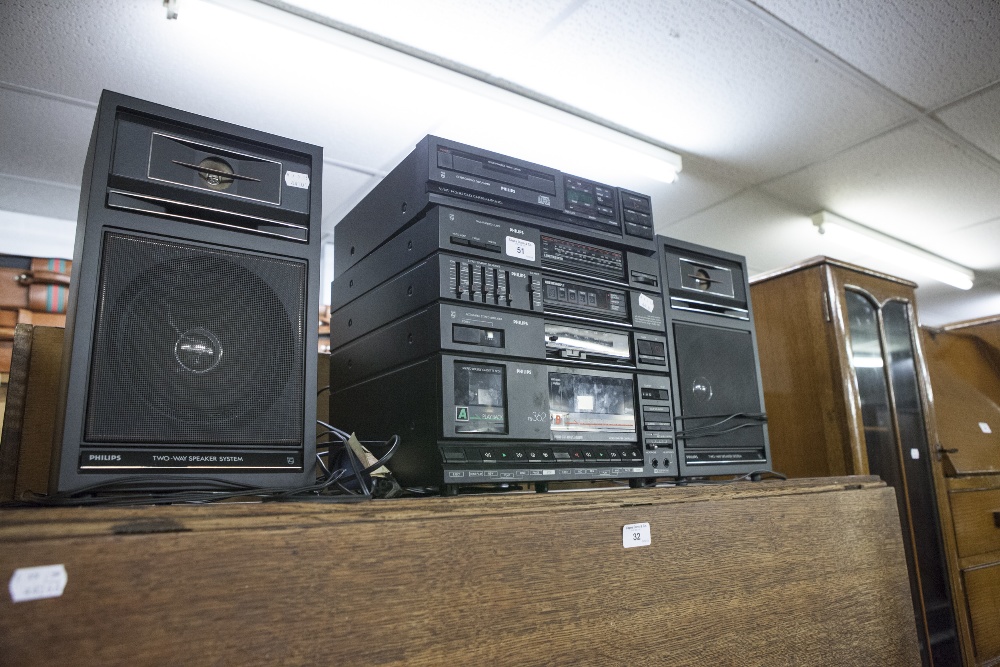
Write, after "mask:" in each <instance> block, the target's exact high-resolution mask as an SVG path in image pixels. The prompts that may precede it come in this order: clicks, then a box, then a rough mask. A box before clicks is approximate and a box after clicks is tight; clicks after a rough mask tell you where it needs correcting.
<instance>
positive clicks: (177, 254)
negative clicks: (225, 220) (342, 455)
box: [85, 233, 307, 445]
mask: <svg viewBox="0 0 1000 667" xmlns="http://www.w3.org/2000/svg"><path fill="white" fill-rule="evenodd" d="M100 281H101V282H100V294H99V302H98V312H97V320H96V324H95V332H94V347H93V350H92V355H91V371H90V387H89V396H88V402H87V417H86V433H85V438H86V440H88V441H91V442H120V443H126V442H134V443H137V444H171V443H184V444H195V443H204V444H212V445H226V444H231V445H288V444H295V443H299V442H301V439H302V432H303V430H302V415H303V410H304V386H303V372H304V371H303V368H304V357H303V354H304V335H305V329H304V326H305V321H306V320H305V310H306V289H307V279H306V265H305V263H304V262H295V261H288V260H281V259H276V258H271V257H261V256H257V255H252V254H249V253H242V252H235V251H223V250H215V249H207V248H201V247H197V246H192V245H184V244H180V243H172V242H165V241H159V240H152V239H148V238H141V237H135V236H126V235H122V234H113V233H108V234H106V236H105V239H104V249H103V261H102V268H101V278H100Z"/></svg>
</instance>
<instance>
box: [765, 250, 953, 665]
mask: <svg viewBox="0 0 1000 667" xmlns="http://www.w3.org/2000/svg"><path fill="white" fill-rule="evenodd" d="M915 287H916V286H915V285H914V284H913V283H910V282H907V281H905V280H901V279H899V278H894V277H892V276H888V275H884V274H880V273H877V272H874V271H870V270H867V269H864V268H862V267H858V266H854V265H851V264H847V263H844V262H840V261H837V260H833V259H829V258H825V257H819V258H815V259H813V260H809V261H808V262H805V263H803V264H801V265H799V266H795V267H792V268H790V269H786V270H781V271H776V272H772V273H770V274H766V275H762V276H758V277H756V278H755V279H754V280H751V287H750V293H751V298H752V300H753V306H754V315H755V322H756V326H757V340H758V347H759V350H760V366H761V377H762V380H763V385H764V399H765V407H766V410H767V414H768V431H769V434H770V439H771V454H772V458H773V467H774V469H775V470H777V471H779V472H783V473H785V474H787V475H789V476H791V477H816V476H823V475H843V474H875V475H879V476H880V477H882V479H884V480H885V481H886V482H887V483H888V484H889V485H890V486H892V487H893V489H894V490H895V493H896V499H897V503H898V507H899V515H900V525H901V529H902V533H903V536H904V544H905V546H906V557H907V563H908V565H909V572H910V582H911V593H912V598H913V606H914V609H915V616H916V625H917V632H918V635H919V636H920V640H921V643H922V647H923V648H924V651H923V652H922V660H923V663H924V664H925V665H930V664H933V665H938V666H939V667H940V666H942V665H955V664H961V652H960V635H961V634H962V631H961V628H958V627H957V626H956V621H955V613H954V610H953V607H952V595H951V588H952V587H954V585H955V581H954V579H955V578H956V575H955V572H954V568H951V569H949V567H948V560H947V559H948V553H950V552H949V549H951V548H952V547H951V543H949V542H947V541H946V539H945V536H948V535H950V534H951V533H950V524H949V527H948V530H946V531H942V530H941V527H940V526H941V524H940V521H941V516H942V513H941V509H942V507H943V506H944V504H945V502H946V501H944V500H943V499H942V498H940V497H939V495H938V494H937V493H936V491H935V489H936V488H937V487H941V486H943V479H941V480H939V481H937V482H935V477H934V476H935V470H934V468H933V466H932V465H931V459H932V455H933V452H932V450H931V446H930V442H931V440H930V438H929V437H928V434H929V433H933V415H932V414H931V412H930V409H929V398H930V397H929V394H928V391H927V378H926V369H925V366H924V364H923V361H922V358H921V353H920V342H919V339H918V336H917V327H916V321H917V320H916V312H915V308H914V288H915ZM941 495H942V496H943V494H941ZM945 509H946V508H945ZM944 516H945V519H946V520H947V519H948V518H949V516H950V515H948V514H947V512H945V514H944Z"/></svg>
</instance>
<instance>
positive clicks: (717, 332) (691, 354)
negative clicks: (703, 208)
mask: <svg viewBox="0 0 1000 667" xmlns="http://www.w3.org/2000/svg"><path fill="white" fill-rule="evenodd" d="M656 240H657V245H658V248H659V252H660V264H661V269H662V278H663V300H664V312H665V315H666V323H667V330H666V334H667V338H668V340H669V341H670V344H669V345H668V349H669V353H670V366H671V368H672V369H673V373H672V374H671V380H672V383H673V395H674V406H675V409H676V412H677V414H676V416H675V433H676V439H677V450H678V461H679V472H680V475H681V476H682V477H702V476H711V475H731V474H737V475H739V474H746V473H752V472H755V471H763V470H770V467H771V446H770V441H769V439H768V435H767V422H766V416H765V417H764V418H734V419H729V420H727V421H725V422H723V423H720V424H719V425H718V426H715V427H708V428H704V429H703V430H699V427H707V426H710V425H711V424H712V423H714V422H720V421H721V420H723V419H725V417H726V416H728V415H730V414H733V413H735V412H737V411H738V412H744V413H751V414H756V415H761V414H764V413H765V409H764V388H763V384H762V382H761V375H760V357H759V354H758V350H757V331H756V327H755V326H754V319H753V307H752V304H751V302H750V289H749V283H748V276H747V264H746V258H745V257H743V256H741V255H736V254H733V253H729V252H725V251H722V250H717V249H714V248H709V247H706V246H702V245H697V244H694V243H688V242H686V241H680V240H678V239H672V238H667V237H665V236H657V237H656ZM697 415H713V416H712V417H709V418H705V417H703V418H700V419H699V418H698V417H697ZM733 427H739V428H735V429H734V430H732V431H730V432H728V433H721V431H726V430H727V429H732V428H733ZM685 429H687V430H688V431H689V432H693V433H695V434H698V435H701V436H703V437H696V438H685V437H684V435H683V433H684V432H685ZM692 429H694V430H693V431H692ZM708 433H713V434H715V433H718V434H717V435H711V436H709V437H704V436H705V435H706V434H708Z"/></svg>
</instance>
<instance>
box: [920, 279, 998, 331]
mask: <svg viewBox="0 0 1000 667" xmlns="http://www.w3.org/2000/svg"><path fill="white" fill-rule="evenodd" d="M959 297H960V298H959ZM997 313H1000V280H997V279H996V278H995V277H994V278H991V279H989V280H977V282H976V285H974V286H973V287H972V289H970V290H969V291H967V292H961V294H959V293H958V292H957V291H956V290H955V289H954V288H952V287H949V286H948V285H944V284H942V283H938V282H935V281H933V280H928V281H924V283H923V284H921V285H920V287H918V288H917V320H918V321H919V322H920V324H923V325H925V326H931V327H939V326H943V325H945V324H951V323H953V322H961V321H963V320H971V319H976V318H979V317H987V316H990V315H996V314H997Z"/></svg>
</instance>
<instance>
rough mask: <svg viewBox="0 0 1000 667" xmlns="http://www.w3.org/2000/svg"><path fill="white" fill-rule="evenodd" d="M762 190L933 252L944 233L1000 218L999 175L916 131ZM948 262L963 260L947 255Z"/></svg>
mask: <svg viewBox="0 0 1000 667" xmlns="http://www.w3.org/2000/svg"><path fill="white" fill-rule="evenodd" d="M764 189H765V190H766V191H768V192H770V193H772V194H774V195H775V196H777V197H780V198H781V199H784V200H785V201H788V202H790V203H792V204H793V205H795V206H797V207H800V208H801V209H802V210H804V211H808V212H810V213H815V212H816V211H819V210H821V209H825V210H828V211H830V212H832V213H836V214H837V215H841V216H843V217H845V218H849V219H851V220H854V221H855V222H859V223H861V224H863V225H867V226H869V227H872V228H874V229H878V230H880V231H883V232H885V233H887V234H889V235H891V236H895V237H897V238H899V239H902V240H904V241H908V242H910V243H913V244H914V245H917V246H921V247H924V248H927V249H929V250H934V248H935V246H936V244H937V243H938V242H939V240H940V238H941V236H942V235H943V234H945V233H946V232H951V231H953V230H956V229H959V228H962V227H967V226H969V225H971V224H974V223H979V222H983V221H987V220H992V219H994V218H997V217H1000V173H998V172H997V171H994V170H992V169H989V168H984V165H983V163H982V162H981V161H980V160H979V159H978V158H977V157H973V156H970V155H969V154H968V153H966V152H964V151H963V150H962V148H961V147H959V146H955V145H954V144H953V143H951V142H949V141H947V140H946V139H944V138H942V137H941V136H939V135H938V134H936V133H935V132H933V131H932V130H931V129H929V128H927V127H926V126H924V125H921V124H911V125H908V126H906V127H904V128H901V129H899V130H896V131H894V132H891V133H889V134H887V135H885V136H882V137H879V138H878V139H874V140H872V141H869V142H866V143H864V144H862V145H860V146H857V147H855V148H853V149H851V150H848V151H845V152H843V153H841V154H840V155H837V156H836V157H834V158H832V159H830V160H827V161H826V162H823V163H820V164H816V165H813V166H811V167H809V168H807V169H803V170H801V171H799V172H797V173H795V174H792V175H790V176H786V177H784V178H781V179H779V180H777V181H774V182H772V183H769V184H767V185H766V186H764ZM954 250H955V254H950V255H948V258H949V259H951V260H954V261H956V262H959V263H960V264H961V263H965V262H966V261H970V257H971V256H966V253H965V252H964V251H963V250H960V249H958V248H955V249H954Z"/></svg>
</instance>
